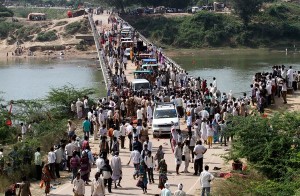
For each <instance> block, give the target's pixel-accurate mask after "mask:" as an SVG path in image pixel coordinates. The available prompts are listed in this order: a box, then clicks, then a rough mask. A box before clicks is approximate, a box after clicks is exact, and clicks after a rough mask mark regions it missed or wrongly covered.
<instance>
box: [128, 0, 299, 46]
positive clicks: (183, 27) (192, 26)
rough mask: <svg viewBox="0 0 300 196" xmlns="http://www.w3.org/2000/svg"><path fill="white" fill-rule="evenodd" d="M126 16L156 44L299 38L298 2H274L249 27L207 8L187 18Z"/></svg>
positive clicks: (278, 42)
mask: <svg viewBox="0 0 300 196" xmlns="http://www.w3.org/2000/svg"><path fill="white" fill-rule="evenodd" d="M125 19H126V20H127V21H128V22H129V23H130V24H132V25H133V26H134V27H135V28H136V29H137V30H138V31H140V32H141V33H142V34H143V35H145V36H146V37H149V38H150V39H152V40H153V41H154V42H156V43H157V44H164V45H170V46H173V47H183V48H198V47H207V46H212V47H220V46H230V47H238V46H247V47H276V46H280V45H290V46H291V45H294V43H297V42H299V41H300V22H299V21H300V20H299V19H300V5H299V4H295V3H279V4H271V5H270V6H269V7H267V8H265V10H264V11H263V12H260V13H259V14H257V15H256V16H254V17H253V18H252V20H251V21H250V23H249V24H248V26H247V27H245V26H244V25H243V22H242V20H241V19H240V18H239V17H237V16H235V15H233V14H220V13H213V12H206V11H201V12H198V13H197V14H195V15H192V16H185V17H171V18H170V17H168V18H167V17H164V16H144V17H141V18H140V19H138V20H137V19H136V17H135V18H133V17H130V16H127V17H125Z"/></svg>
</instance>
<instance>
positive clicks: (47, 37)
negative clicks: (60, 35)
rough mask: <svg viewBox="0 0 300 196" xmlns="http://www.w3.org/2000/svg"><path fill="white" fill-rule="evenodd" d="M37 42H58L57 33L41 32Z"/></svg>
mask: <svg viewBox="0 0 300 196" xmlns="http://www.w3.org/2000/svg"><path fill="white" fill-rule="evenodd" d="M36 40H37V41H40V42H45V41H53V40H57V35H56V31H47V32H41V33H39V34H38V35H37V38H36Z"/></svg>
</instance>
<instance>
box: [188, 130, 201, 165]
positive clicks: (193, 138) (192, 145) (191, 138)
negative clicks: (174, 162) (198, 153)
mask: <svg viewBox="0 0 300 196" xmlns="http://www.w3.org/2000/svg"><path fill="white" fill-rule="evenodd" d="M195 132H196V130H195ZM195 132H192V133H191V134H190V135H189V149H190V153H191V154H192V163H193V162H194V156H195V155H194V152H193V151H194V148H195V144H196V142H197V137H196V136H195ZM200 136H201V133H200ZM200 138H201V137H200ZM200 138H199V140H200Z"/></svg>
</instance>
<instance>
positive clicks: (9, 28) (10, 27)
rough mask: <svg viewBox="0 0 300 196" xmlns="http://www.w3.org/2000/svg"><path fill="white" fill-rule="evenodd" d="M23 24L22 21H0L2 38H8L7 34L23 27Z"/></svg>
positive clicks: (0, 35) (0, 36)
mask: <svg viewBox="0 0 300 196" xmlns="http://www.w3.org/2000/svg"><path fill="white" fill-rule="evenodd" d="M21 27H22V25H21V24H20V23H14V22H6V21H1V22H0V38H7V36H8V35H9V34H10V33H12V32H14V31H15V30H16V29H18V28H21Z"/></svg>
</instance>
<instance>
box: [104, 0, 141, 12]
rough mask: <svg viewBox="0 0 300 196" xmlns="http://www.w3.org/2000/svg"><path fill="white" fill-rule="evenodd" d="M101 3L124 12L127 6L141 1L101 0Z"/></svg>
mask: <svg viewBox="0 0 300 196" xmlns="http://www.w3.org/2000/svg"><path fill="white" fill-rule="evenodd" d="M101 3H104V4H106V5H109V6H112V7H115V8H116V9H117V10H121V12H124V11H125V8H126V7H127V6H131V5H134V4H138V3H141V2H140V1H139V0H101Z"/></svg>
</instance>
